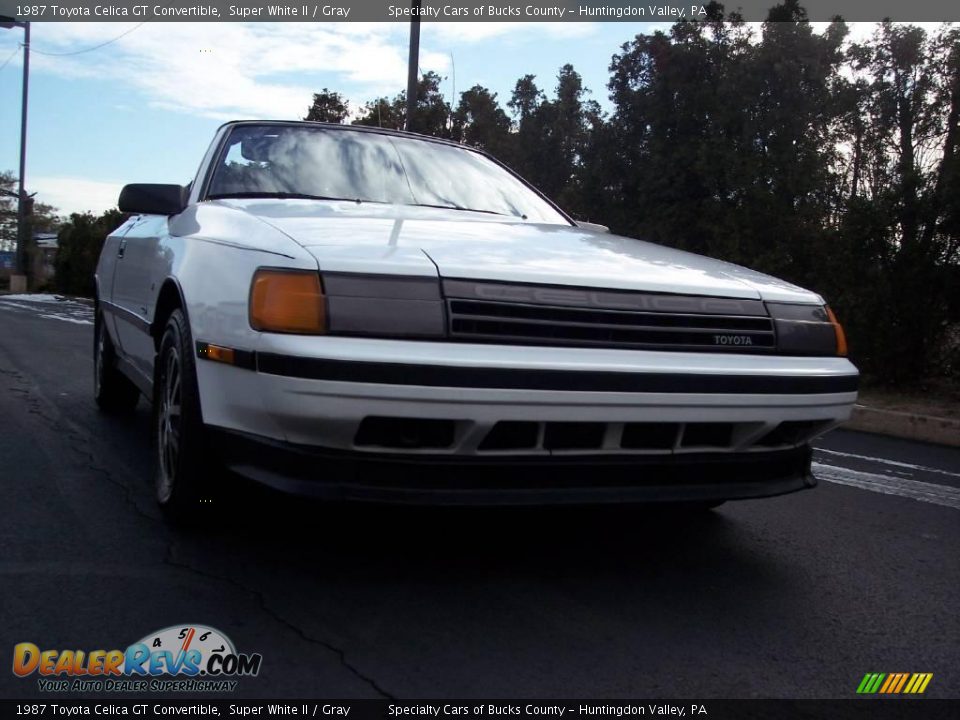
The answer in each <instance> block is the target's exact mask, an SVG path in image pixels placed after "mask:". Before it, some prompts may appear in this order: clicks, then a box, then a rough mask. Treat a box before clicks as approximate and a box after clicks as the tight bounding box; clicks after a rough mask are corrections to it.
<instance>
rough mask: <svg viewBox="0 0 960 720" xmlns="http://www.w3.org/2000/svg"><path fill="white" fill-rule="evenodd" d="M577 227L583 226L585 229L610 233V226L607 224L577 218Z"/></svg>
mask: <svg viewBox="0 0 960 720" xmlns="http://www.w3.org/2000/svg"><path fill="white" fill-rule="evenodd" d="M576 223H577V227H582V228H583V229H584V230H593V232H599V233H609V232H610V228H608V227H607V226H606V225H599V224H597V223H592V222H587V221H586V220H577V221H576Z"/></svg>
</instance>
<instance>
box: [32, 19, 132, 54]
mask: <svg viewBox="0 0 960 720" xmlns="http://www.w3.org/2000/svg"><path fill="white" fill-rule="evenodd" d="M144 25H146V22H142V23H137V24H136V25H134V26H133V27H132V28H130V29H129V30H126V31H124V32H122V33H120V34H119V35H117V36H116V37H115V38H111V39H110V40H107V41H106V42H102V43H100V44H99V45H94V46H93V47H88V48H84V49H83V50H71V51H70V52H44V51H43V50H37V49H35V48H32V47H31V48H30V52H34V53H36V54H37V55H49V56H50V57H66V56H67V55H80V54H82V53H88V52H92V51H94V50H99V49H100V48H102V47H106V46H107V45H109V44H110V43H114V42H116V41H117V40H119V39H120V38H122V37H126V36H127V35H129V34H130V33H132V32H133V31H134V30H137V29H139V28H141V27H142V26H144Z"/></svg>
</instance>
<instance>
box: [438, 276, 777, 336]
mask: <svg viewBox="0 0 960 720" xmlns="http://www.w3.org/2000/svg"><path fill="white" fill-rule="evenodd" d="M457 285H458V286H462V285H465V283H458V284H457ZM472 287H473V288H477V287H482V286H480V285H479V284H473V285H472ZM596 295H597V294H596V293H588V292H584V293H582V297H583V300H582V302H581V303H576V304H575V303H574V302H567V303H564V304H563V305H560V304H548V303H547V302H544V301H542V300H541V301H539V302H538V299H537V297H536V296H535V295H528V296H525V297H524V300H526V301H525V302H518V301H515V300H513V299H504V300H500V299H489V300H487V299H477V298H476V297H470V298H459V297H449V296H448V297H447V310H448V313H447V315H448V318H449V323H450V336H451V337H452V338H454V339H461V340H469V341H474V342H499V343H509V344H527V345H532V344H541V345H567V346H584V347H640V348H656V349H684V350H710V351H733V352H764V351H766V352H769V351H772V350H773V349H774V348H775V346H776V335H775V333H774V327H773V321H772V320H771V319H770V318H769V317H768V316H766V315H765V311H764V309H763V305H762V303H759V302H755V301H740V300H732V301H727V300H725V299H719V298H717V299H714V298H691V297H689V296H660V297H661V298H666V301H661V302H659V303H658V304H657V305H656V306H655V307H671V305H672V306H674V307H677V306H679V307H682V308H684V310H688V309H690V310H697V309H699V310H700V312H677V311H673V310H660V309H654V310H648V309H643V310H633V309H626V310H624V309H613V308H611V307H596V306H592V307H584V306H583V305H587V304H589V305H596V304H598V303H597V302H596V299H595V296H596ZM501 296H502V295H501ZM576 297H577V296H576V291H574V292H572V293H570V295H569V296H566V297H565V299H567V298H569V299H570V300H573V301H575V300H576ZM603 297H604V298H608V299H607V300H606V302H607V303H608V304H614V303H615V302H616V303H617V304H618V305H619V306H620V307H632V306H633V304H632V303H629V302H621V301H620V298H621V297H623V298H627V299H628V300H629V299H631V298H641V299H642V298H649V297H651V296H650V295H639V294H631V293H623V294H622V295H621V294H615V293H611V292H605V293H603ZM609 298H613V299H612V300H611V299H609ZM658 299H659V298H658ZM670 301H673V302H670ZM711 301H712V302H713V303H714V305H716V306H719V309H718V308H711V307H710V303H711ZM727 302H729V303H730V305H729V306H728V307H727V309H733V310H734V312H732V313H729V314H725V313H724V312H722V310H723V309H724V305H723V303H727ZM638 304H639V303H638ZM576 305H580V306H579V307H578V306H576ZM648 306H649V304H648V305H647V307H648ZM741 308H746V312H751V313H755V314H746V312H745V311H744V310H742V309H741Z"/></svg>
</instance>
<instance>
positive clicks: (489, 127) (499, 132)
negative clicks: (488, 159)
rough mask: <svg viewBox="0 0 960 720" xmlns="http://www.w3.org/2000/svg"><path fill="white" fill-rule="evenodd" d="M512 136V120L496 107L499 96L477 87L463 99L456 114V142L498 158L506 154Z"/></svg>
mask: <svg viewBox="0 0 960 720" xmlns="http://www.w3.org/2000/svg"><path fill="white" fill-rule="evenodd" d="M509 134H510V118H508V117H507V114H506V113H505V112H504V111H503V109H502V108H501V107H500V105H499V104H498V103H497V94H496V93H491V92H490V91H489V90H488V89H487V88H485V87H482V86H480V85H474V86H473V87H472V88H470V89H469V90H467V91H465V92H463V93H462V94H461V95H460V104H459V105H457V109H456V111H455V112H454V113H453V127H452V137H453V139H454V140H457V141H458V142H462V143H466V144H468V145H473V146H475V147H479V148H483V149H485V150H487V151H488V152H490V153H491V154H493V155H495V156H498V157H499V156H500V155H501V154H503V153H504V152H506V144H507V140H508V137H509Z"/></svg>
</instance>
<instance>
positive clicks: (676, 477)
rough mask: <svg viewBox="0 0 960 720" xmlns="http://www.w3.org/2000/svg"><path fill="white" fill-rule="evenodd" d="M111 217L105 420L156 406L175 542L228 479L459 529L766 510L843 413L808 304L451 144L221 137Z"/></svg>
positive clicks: (276, 129)
mask: <svg viewBox="0 0 960 720" xmlns="http://www.w3.org/2000/svg"><path fill="white" fill-rule="evenodd" d="M119 205H120V209H121V210H122V211H124V212H127V213H132V214H133V216H132V217H131V218H130V219H129V220H128V221H127V222H125V223H124V224H123V225H122V226H121V227H120V228H118V229H117V230H116V231H115V232H114V233H113V234H111V235H110V237H109V238H107V241H106V244H105V245H104V248H103V252H102V255H101V257H100V262H99V265H98V267H97V278H96V280H97V304H96V325H95V348H94V349H95V359H96V383H95V392H96V400H97V402H98V404H99V405H100V407H101V408H103V409H104V410H105V411H120V410H129V409H130V408H132V407H133V406H134V405H135V404H136V403H137V400H138V398H139V396H140V394H143V395H146V397H147V398H150V399H151V400H152V401H153V404H154V415H155V444H156V491H157V499H158V501H159V502H160V504H161V505H162V506H163V507H164V508H165V510H167V511H168V512H169V513H170V514H171V515H172V516H185V515H190V514H192V513H194V512H195V511H196V510H197V508H198V507H199V506H202V505H203V504H204V503H205V501H207V500H209V499H210V496H211V493H213V492H215V491H219V492H224V491H228V489H229V482H228V481H226V480H224V479H221V480H220V481H219V482H218V483H213V482H212V479H213V478H216V477H219V476H222V477H223V478H234V479H236V475H241V476H245V477H247V478H250V479H253V480H255V481H258V482H261V483H266V484H267V485H270V486H272V487H274V488H278V489H280V490H284V491H288V492H293V493H301V494H308V495H313V496H318V497H322V498H344V499H366V500H374V501H399V502H432V503H451V504H460V503H571V502H575V503H584V502H589V503H592V502H612V503H620V502H630V501H665V502H673V503H689V504H692V505H699V506H708V505H715V504H718V503H719V502H721V501H723V500H727V499H736V498H752V497H763V496H771V495H777V494H782V493H786V492H790V491H794V490H800V489H802V488H808V487H812V486H813V485H814V484H815V479H814V477H813V475H812V474H811V471H810V457H811V451H810V445H809V442H810V440H811V439H812V438H814V437H816V436H818V435H820V434H822V433H824V432H826V431H828V430H830V429H831V428H833V427H835V426H836V425H837V424H839V423H841V422H842V421H843V420H845V419H847V417H848V416H849V414H850V410H851V407H852V405H853V403H854V401H855V399H856V391H857V382H858V373H857V370H856V368H855V367H854V366H853V365H851V364H850V362H849V361H848V360H847V359H846V357H845V355H846V341H845V339H844V335H843V330H842V328H841V327H840V325H839V324H838V322H837V320H836V318H835V317H834V315H833V314H832V313H831V311H830V310H829V308H828V307H827V306H826V305H825V304H824V301H823V299H822V298H820V297H819V296H818V295H816V294H814V293H812V292H809V291H807V290H803V289H801V288H798V287H795V286H793V285H790V284H788V283H786V282H783V281H780V280H777V279H775V278H772V277H769V276H767V275H762V274H760V273H757V272H753V271H751V270H747V269H745V268H742V267H738V266H735V265H731V264H728V263H725V262H720V261H717V260H712V259H708V258H704V257H700V256H697V255H692V254H689V253H686V252H681V251H679V250H673V249H670V248H666V247H660V246H658V245H653V244H650V243H647V242H641V241H639V240H633V239H629V238H624V237H617V236H615V235H611V234H609V233H608V232H607V231H606V228H603V227H601V226H598V225H591V224H587V223H578V222H575V221H574V220H572V219H571V218H570V217H569V216H567V215H566V214H565V213H564V212H563V211H562V210H560V209H559V208H558V207H556V206H555V205H554V204H553V203H551V202H550V201H549V200H547V199H546V198H545V197H544V196H543V195H541V194H540V193H539V192H537V191H536V190H535V189H533V188H531V187H530V186H529V185H527V184H526V183H525V182H524V181H523V180H521V179H520V178H518V177H517V176H516V175H514V174H513V173H512V172H511V171H509V170H508V169H507V168H505V167H504V166H502V165H501V164H499V163H498V162H497V161H495V160H493V159H492V158H490V157H489V156H487V155H485V154H484V153H482V152H479V151H476V150H473V149H470V148H468V147H464V146H462V145H457V144H454V143H451V142H446V141H442V140H437V139H433V138H428V137H422V136H418V135H413V134H408V133H401V132H392V131H387V130H381V129H377V128H361V127H349V126H341V125H326V124H321V123H305V122H252V121H251V122H232V123H228V124H226V125H224V126H223V127H221V128H220V129H219V131H218V132H217V135H216V137H215V138H214V141H213V143H212V144H211V146H210V149H209V150H208V152H207V154H206V156H205V157H204V159H203V162H202V163H201V165H200V169H199V171H198V173H197V176H196V178H195V179H194V181H193V182H192V183H190V185H188V186H187V187H181V186H178V185H128V186H126V187H125V188H124V189H123V192H122V193H121V195H120V203H119ZM223 467H226V468H229V470H231V471H233V474H231V473H220V472H219V470H220V469H222V468H223Z"/></svg>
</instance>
